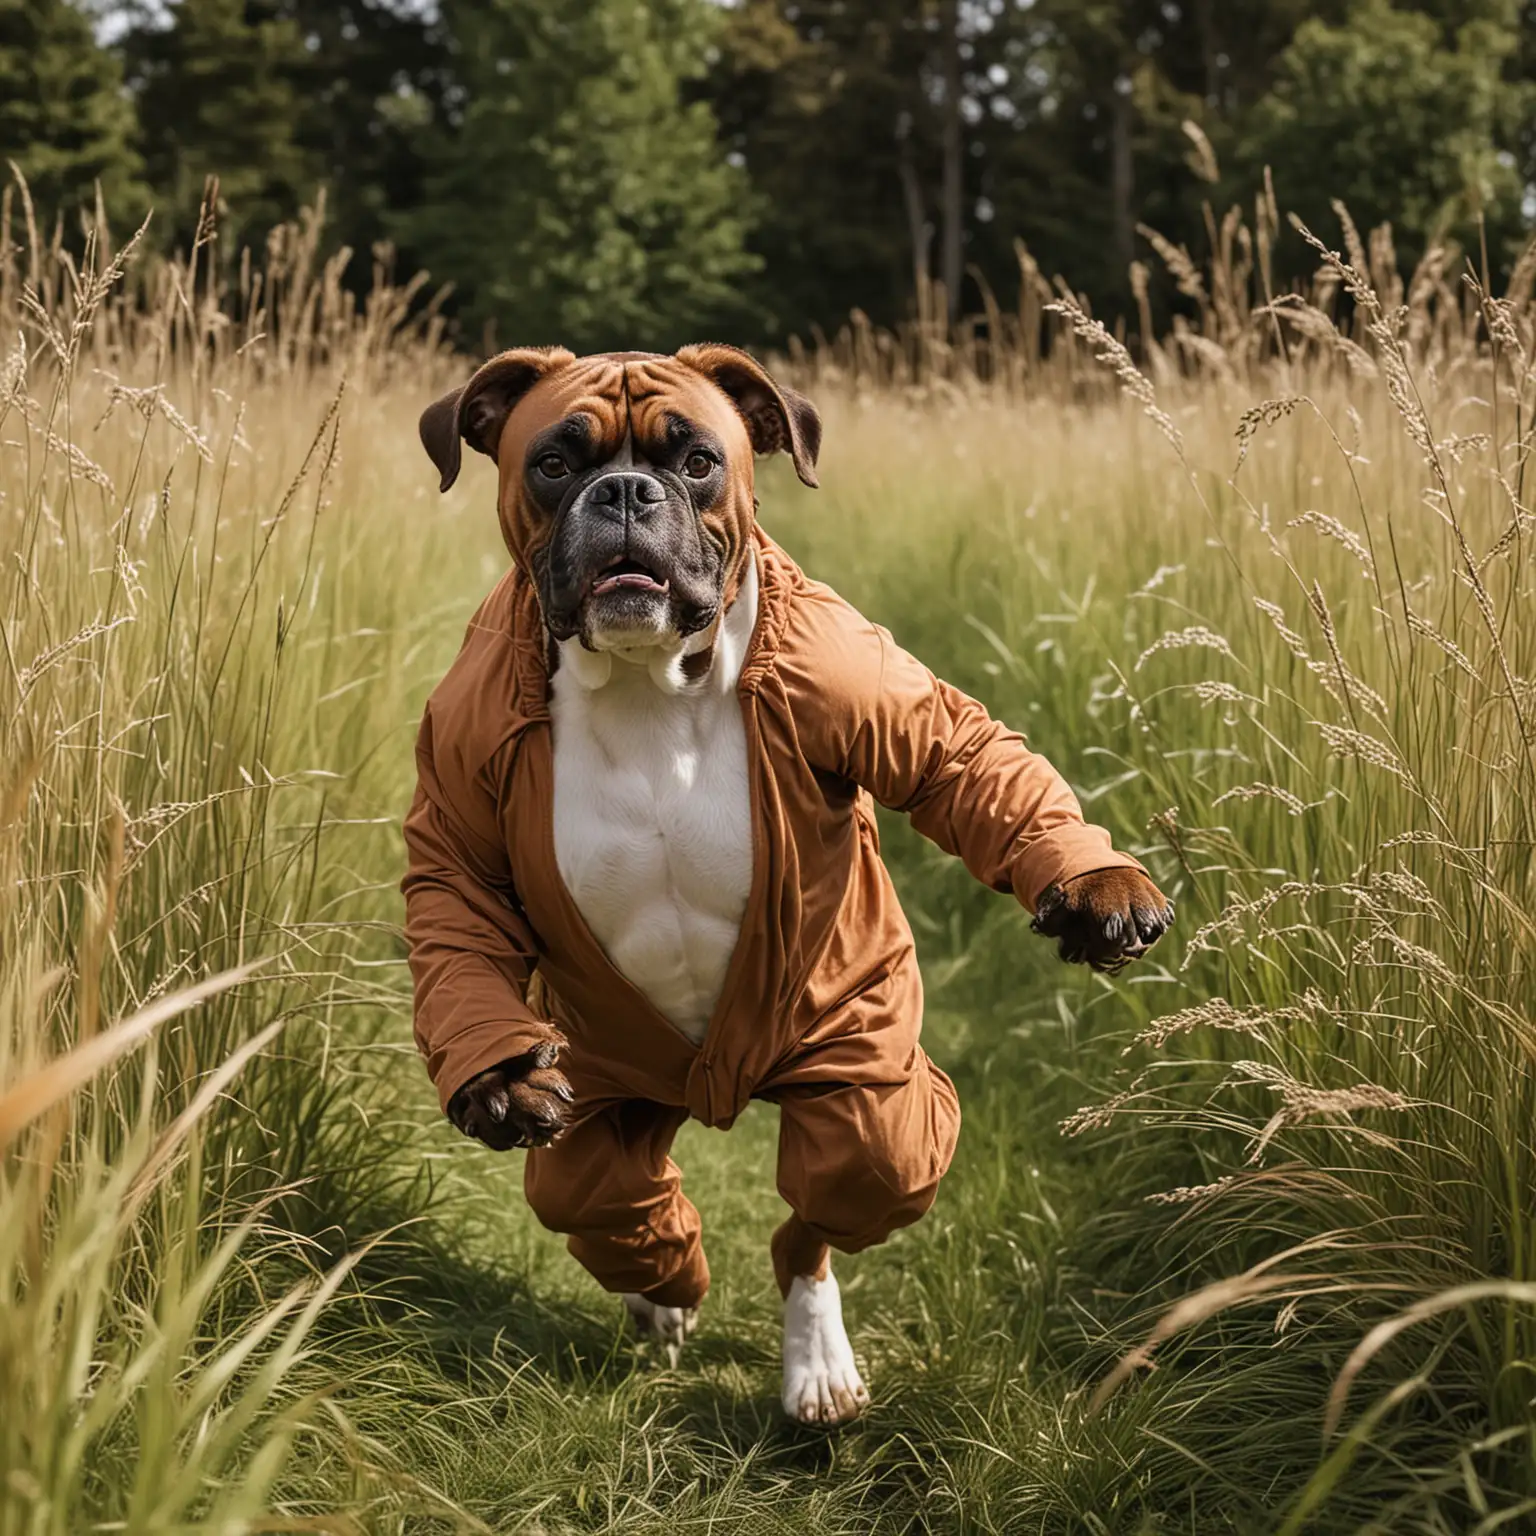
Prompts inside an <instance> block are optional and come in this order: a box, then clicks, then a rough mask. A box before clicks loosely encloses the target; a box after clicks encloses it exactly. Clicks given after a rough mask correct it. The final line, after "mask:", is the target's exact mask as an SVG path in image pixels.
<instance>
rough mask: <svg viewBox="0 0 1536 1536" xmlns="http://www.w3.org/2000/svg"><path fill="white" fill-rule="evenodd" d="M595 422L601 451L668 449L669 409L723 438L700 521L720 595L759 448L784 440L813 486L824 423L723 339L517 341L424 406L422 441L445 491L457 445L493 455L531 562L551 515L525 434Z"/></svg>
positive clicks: (503, 503)
mask: <svg viewBox="0 0 1536 1536" xmlns="http://www.w3.org/2000/svg"><path fill="white" fill-rule="evenodd" d="M577 414H581V415H585V416H586V417H588V418H589V419H590V421H591V423H592V425H593V427H594V428H595V433H596V444H595V447H596V452H597V454H598V456H600V457H601V456H604V455H606V454H613V453H617V452H618V451H619V448H620V446H621V445H622V444H623V442H624V439H625V437H626V435H630V436H632V438H633V442H634V445H635V451H636V452H637V453H638V454H639V455H641V456H642V457H645V456H647V451H648V449H649V448H652V447H654V449H655V451H656V452H657V453H660V452H661V451H662V450H663V445H664V444H665V442H666V432H667V426H668V422H669V418H670V417H671V416H673V415H681V416H685V417H687V418H688V419H689V420H690V421H694V422H696V423H698V424H699V425H700V426H703V427H706V428H707V429H708V430H709V431H710V432H712V433H714V435H715V436H716V437H718V438H719V439H720V441H721V442H722V443H723V444H724V445H725V447H726V453H727V460H728V463H727V471H728V472H727V474H726V476H725V478H724V482H723V484H722V486H721V491H720V494H719V496H718V497H717V498H716V501H715V504H714V505H713V506H712V507H710V508H709V509H708V510H707V511H706V512H705V513H704V514H703V522H704V526H705V528H706V529H707V530H708V532H709V533H710V535H711V536H712V537H713V538H714V539H715V540H716V541H717V543H718V544H719V546H720V547H721V548H722V549H724V550H725V552H726V562H725V568H726V572H727V576H726V583H725V590H724V593H723V597H724V604H725V606H729V604H730V603H731V601H732V600H733V599H734V598H735V596H736V591H737V588H738V587H739V585H740V582H741V577H742V574H743V571H744V569H745V565H746V559H747V537H748V534H749V532H750V530H751V527H752V521H753V518H754V516H755V507H756V504H755V501H754V499H753V471H752V455H753V453H754V452H757V453H772V452H776V451H778V450H781V449H782V450H783V451H784V452H787V453H788V454H790V456H791V457H792V459H793V460H794V464H795V470H796V472H797V473H798V474H799V476H800V478H801V479H802V480H803V481H804V482H805V483H806V484H807V485H815V484H816V456H817V453H818V451H819V449H820V446H821V423H820V421H819V419H818V418H817V415H816V411H815V409H814V407H813V406H811V404H810V402H809V401H807V400H805V399H803V398H802V397H801V396H800V395H798V394H796V393H795V392H794V391H793V390H789V389H785V388H782V387H781V386H779V385H777V384H775V383H774V381H773V379H772V378H771V377H770V376H769V375H768V373H767V371H766V370H765V369H763V368H762V366H761V365H760V364H758V363H757V362H756V361H754V360H753V359H752V358H751V357H750V356H748V354H747V353H745V352H742V351H740V350H739V349H738V348H736V347H728V346H725V345H723V344H721V343H718V342H706V343H701V344H698V345H695V346H690V347H684V348H683V349H682V350H681V351H680V352H679V353H678V354H677V355H676V356H675V357H667V356H663V355H662V354H659V353H651V352H609V353H598V354H596V355H594V356H591V357H582V358H577V357H574V356H573V355H572V354H571V353H569V352H567V351H565V350H564V349H563V348H559V347H553V348H537V347H521V348H514V349H513V350H512V351H509V352H503V353H501V354H500V355H499V356H497V357H494V358H492V359H491V360H490V361H489V362H488V363H486V364H484V365H483V366H482V367H481V368H479V369H478V370H477V371H476V372H475V374H474V375H473V376H472V377H471V378H470V380H469V382H468V383H467V384H465V385H464V387H463V388H462V389H459V390H453V391H450V392H449V393H448V394H447V395H444V396H443V397H442V399H440V400H438V401H436V402H434V403H433V404H432V405H430V406H428V407H427V409H426V411H425V412H424V413H423V414H422V418H421V439H422V442H423V444H424V445H425V447H426V449H427V452H428V453H429V454H430V455H431V457H432V460H433V462H434V463H435V464H436V465H437V467H438V469H439V471H440V472H441V475H442V488H443V489H444V490H447V489H448V487H449V486H451V485H452V484H453V482H454V480H455V479H456V478H457V476H458V472H459V464H460V443H461V441H462V442H467V443H469V445H470V446H471V447H472V448H476V449H478V450H479V451H480V452H482V453H485V454H487V455H489V456H490V457H491V458H493V459H494V460H495V461H496V464H497V468H498V470H499V476H500V489H499V493H498V496H497V507H498V510H499V513H500V516H501V528H502V535H503V537H504V538H505V539H506V543H507V548H508V550H509V551H510V552H511V554H512V558H513V559H514V560H516V561H517V563H518V564H519V565H521V566H522V567H523V568H524V569H528V568H530V567H531V566H532V564H533V562H534V561H535V560H536V559H537V557H538V554H539V551H540V550H541V549H542V548H543V546H544V544H545V543H546V542H547V541H548V539H549V536H550V532H551V528H550V522H549V518H548V517H547V515H546V514H545V513H544V512H543V511H541V510H540V508H539V507H538V506H536V505H535V504H534V502H533V500H532V498H531V497H529V495H528V494H527V490H526V486H525V478H524V477H525V470H526V464H525V459H526V457H527V452H528V445H529V443H530V442H531V441H532V440H533V439H534V438H535V437H536V436H537V435H538V434H539V433H541V432H543V431H544V430H545V429H546V428H548V427H551V426H553V425H554V424H555V423H556V422H559V421H562V420H564V419H565V418H566V417H568V416H572V415H577Z"/></svg>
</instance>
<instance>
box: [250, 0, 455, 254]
mask: <svg viewBox="0 0 1536 1536" xmlns="http://www.w3.org/2000/svg"><path fill="white" fill-rule="evenodd" d="M245 9H246V14H247V16H255V17H257V18H259V19H261V20H264V21H269V22H280V23H282V24H284V25H286V26H288V27H291V28H293V29H294V30H295V31H296V32H297V34H298V36H299V37H301V38H302V39H303V45H304V46H303V48H302V49H300V50H297V51H290V52H289V53H287V55H286V57H285V61H284V70H283V73H284V78H285V79H286V80H287V82H288V83H289V85H290V86H291V88H292V92H293V96H294V98H295V108H296V115H295V120H294V123H293V137H294V141H295V142H296V143H297V145H298V146H299V149H300V150H301V151H302V153H303V155H304V157H305V162H306V166H307V167H308V169H309V170H310V172H311V174H312V175H314V176H316V177H318V178H320V179H321V180H323V181H324V183H325V186H326V189H327V194H328V209H329V216H330V218H331V220H332V221H333V224H334V227H335V228H336V229H337V230H338V231H339V232H340V233H341V234H342V236H343V237H344V238H345V239H346V241H347V243H348V244H349V245H351V246H352V247H353V248H354V249H355V250H357V251H359V252H360V253H362V254H363V255H366V253H367V252H368V251H369V250H370V248H371V247H372V246H373V245H374V244H375V243H376V242H377V241H379V240H383V239H386V238H389V237H390V236H391V234H392V232H393V230H394V227H395V222H396V219H395V215H396V211H397V210H399V209H409V208H414V207H417V206H419V204H420V202H421V199H422V178H423V175H424V174H425V168H426V167H425V162H424V158H423V140H424V137H425V135H424V132H423V130H424V129H426V128H427V127H428V126H429V125H430V124H431V122H432V121H433V120H434V117H435V116H437V115H438V114H439V113H440V112H441V111H442V108H443V102H444V99H445V97H446V96H447V94H448V93H449V91H450V90H451V89H453V86H452V82H451V80H450V77H449V74H448V49H447V40H446V35H445V33H444V31H443V29H442V27H441V26H440V25H439V24H437V23H436V22H434V20H433V19H432V13H431V11H430V9H429V8H428V7H426V6H424V5H420V4H415V3H412V0H257V3H252V0H247V4H246V8H245ZM414 259H415V253H414V252H412V251H409V250H408V251H406V252H405V253H404V255H403V260H404V261H405V262H407V263H410V262H413V261H414ZM359 265H360V266H361V265H362V264H361V263H360V264H359Z"/></svg>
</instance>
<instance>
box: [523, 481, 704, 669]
mask: <svg viewBox="0 0 1536 1536" xmlns="http://www.w3.org/2000/svg"><path fill="white" fill-rule="evenodd" d="M542 563H543V570H542V572H539V571H536V572H535V575H536V576H538V577H539V578H540V581H539V585H540V589H541V593H542V596H543V600H544V619H545V623H546V624H547V625H548V627H549V631H550V633H551V634H552V635H553V636H554V637H555V639H557V640H565V639H569V638H570V637H571V636H573V635H580V636H581V639H582V643H583V644H584V645H586V646H587V647H588V648H589V649H601V648H603V647H602V641H603V638H604V636H605V635H610V636H615V637H622V639H621V643H623V642H628V643H637V642H639V643H643V641H644V640H645V638H646V637H647V636H651V637H654V639H663V638H665V637H667V636H669V635H671V636H675V637H677V638H679V639H680V638H682V637H683V636H685V635H690V634H693V633H695V632H696V631H697V630H700V629H703V628H705V627H706V626H707V625H709V624H710V623H711V622H712V621H713V619H714V617H715V614H716V612H717V611H718V610H719V607H720V598H721V591H722V587H723V585H724V577H725V570H724V553H723V551H721V550H719V549H717V548H716V547H715V543H714V541H713V540H712V539H711V538H710V537H709V535H708V533H707V532H706V530H705V528H704V525H703V522H702V519H701V518H700V516H699V510H698V508H697V507H696V506H695V504H694V501H693V499H692V497H690V496H689V494H688V490H687V487H686V486H685V485H684V484H683V482H682V480H681V478H680V477H679V476H677V475H675V474H671V473H669V472H668V471H666V470H652V469H629V468H599V469H597V470H594V471H592V472H591V473H590V474H588V475H586V476H583V477H582V478H581V479H579V480H578V481H577V482H576V483H575V484H573V485H572V486H570V488H569V489H568V490H567V493H566V495H565V496H564V498H562V501H561V505H560V509H559V511H558V513H557V514H556V518H555V526H554V531H553V533H552V534H551V536H550V540H549V543H548V545H546V547H545V550H544V555H543V562H542Z"/></svg>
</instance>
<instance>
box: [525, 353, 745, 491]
mask: <svg viewBox="0 0 1536 1536" xmlns="http://www.w3.org/2000/svg"><path fill="white" fill-rule="evenodd" d="M689 428H693V429H696V430H697V432H698V433H699V434H700V435H703V436H707V437H709V438H712V439H713V440H714V441H715V442H717V443H718V444H719V445H720V447H721V448H722V449H723V450H724V452H725V455H726V460H727V469H728V470H729V471H730V473H731V475H732V476H734V477H738V478H739V477H742V476H745V477H746V479H747V480H748V481H749V482H750V479H751V473H752V443H751V440H750V438H749V436H748V433H747V427H746V423H745V422H744V421H743V420H742V417H741V415H740V413H739V412H738V411H737V409H736V407H735V406H734V405H733V404H732V402H731V400H730V399H729V398H728V397H727V395H726V394H725V393H724V391H723V390H721V389H719V388H718V387H717V386H716V385H715V384H713V383H712V382H711V381H710V380H709V379H707V378H705V377H704V376H703V375H701V374H699V373H697V372H696V371H695V370H694V369H692V368H690V367H688V366H687V365H686V364H684V363H680V362H678V361H677V359H676V358H672V357H663V356H656V355H652V354H649V353H643V352H638V353H637V352H630V353H613V354H606V355H601V356H597V357H584V358H579V359H577V361H575V362H574V363H572V364H570V365H569V366H568V367H565V368H562V369H560V370H559V371H558V372H555V373H552V374H550V375H548V376H547V377H545V378H543V379H541V380H540V381H539V382H538V383H537V384H535V385H534V386H533V388H532V389H530V390H529V391H528V393H527V394H526V395H525V396H524V397H523V399H522V400H521V401H519V403H518V405H517V408H516V409H515V410H514V411H513V412H512V413H511V415H510V416H509V417H508V418H507V424H506V426H505V427H504V428H503V430H502V435H501V443H500V445H499V448H498V451H497V455H496V459H497V463H498V465H499V466H500V469H501V480H502V484H503V486H504V487H506V488H507V489H509V490H515V487H516V485H517V484H518V483H520V482H521V479H522V476H523V472H524V467H525V465H526V462H527V457H528V453H529V449H530V446H531V445H533V444H535V443H539V444H542V443H543V442H544V441H545V439H546V437H547V435H548V434H549V433H550V432H551V431H552V430H556V431H559V432H560V434H561V435H562V436H564V437H566V438H568V439H569V440H570V441H571V442H572V443H573V444H574V445H576V446H577V447H579V448H580V449H581V451H582V456H583V458H584V459H585V461H586V462H587V463H588V464H592V465H597V464H602V463H605V462H606V461H607V460H609V459H611V458H613V457H614V456H615V455H617V454H619V453H621V452H623V451H624V449H625V448H626V446H628V447H632V449H633V451H634V453H635V454H636V455H637V456H638V457H641V458H646V457H651V456H656V457H660V456H662V455H663V454H664V453H665V452H666V451H667V450H668V449H669V448H671V447H672V446H674V445H675V444H676V442H677V441H678V440H679V439H680V438H681V437H682V436H684V435H685V434H686V433H687V431H688V429H689Z"/></svg>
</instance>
